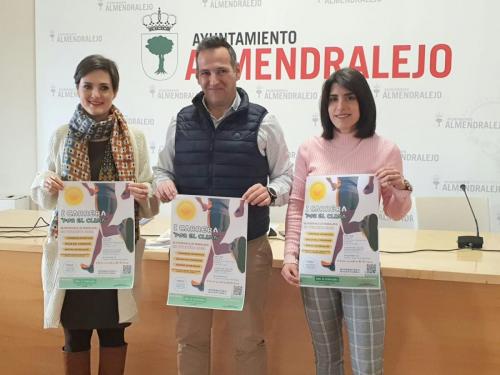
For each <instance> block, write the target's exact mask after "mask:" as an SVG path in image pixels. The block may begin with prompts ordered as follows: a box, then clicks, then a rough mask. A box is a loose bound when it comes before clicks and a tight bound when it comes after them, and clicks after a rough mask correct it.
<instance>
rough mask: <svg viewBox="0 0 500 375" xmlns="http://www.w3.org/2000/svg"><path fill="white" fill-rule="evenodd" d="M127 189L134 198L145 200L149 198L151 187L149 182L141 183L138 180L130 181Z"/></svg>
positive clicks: (139, 200)
mask: <svg viewBox="0 0 500 375" xmlns="http://www.w3.org/2000/svg"><path fill="white" fill-rule="evenodd" d="M127 189H128V191H129V192H130V194H131V195H132V196H133V197H134V199H135V200H136V201H138V202H141V201H142V202H144V201H145V200H146V199H148V195H149V187H148V185H147V184H141V183H138V182H129V183H128V184H127Z"/></svg>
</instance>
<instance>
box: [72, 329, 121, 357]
mask: <svg viewBox="0 0 500 375" xmlns="http://www.w3.org/2000/svg"><path fill="white" fill-rule="evenodd" d="M96 331H97V335H98V336H99V345H100V346H101V347H107V348H110V347H118V346H123V345H126V342H125V327H119V328H97V329H96ZM93 332H94V330H93V329H66V328H65V329H64V351H65V352H85V351H87V350H90V340H91V338H92V333H93Z"/></svg>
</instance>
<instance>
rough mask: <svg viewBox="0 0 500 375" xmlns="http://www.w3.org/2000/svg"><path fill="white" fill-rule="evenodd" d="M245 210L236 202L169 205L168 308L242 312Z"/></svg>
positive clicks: (191, 199) (197, 199) (190, 200)
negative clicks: (170, 219)
mask: <svg viewBox="0 0 500 375" xmlns="http://www.w3.org/2000/svg"><path fill="white" fill-rule="evenodd" d="M247 221H248V206H247V204H246V202H245V201H243V200H241V199H239V198H224V197H207V196H191V195H177V197H176V199H175V200H173V201H172V231H171V247H170V283H169V289H168V301H167V304H168V305H174V306H184V307H198V308H207V309H219V310H237V311H241V310H242V309H243V304H244V301H245V279H246V273H245V271H246V255H247V239H246V238H247Z"/></svg>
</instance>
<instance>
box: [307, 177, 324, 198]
mask: <svg viewBox="0 0 500 375" xmlns="http://www.w3.org/2000/svg"><path fill="white" fill-rule="evenodd" d="M325 195H326V186H325V184H324V183H323V182H321V181H318V182H315V183H313V184H312V185H311V188H310V189H309V196H310V197H311V199H312V200H313V201H316V202H319V201H321V200H323V198H324V197H325Z"/></svg>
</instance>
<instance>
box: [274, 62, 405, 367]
mask: <svg viewBox="0 0 500 375" xmlns="http://www.w3.org/2000/svg"><path fill="white" fill-rule="evenodd" d="M320 111H321V124H322V126H323V134H322V135H321V137H314V138H312V139H309V140H307V141H306V142H304V143H303V144H302V145H301V146H300V148H299V151H298V154H297V160H296V163H295V176H294V180H293V188H292V193H291V196H290V202H289V204H288V212H287V218H286V242H285V259H284V265H283V269H282V271H281V274H282V275H283V277H284V278H285V280H286V281H287V282H288V283H289V284H291V285H294V286H298V285H299V271H298V257H299V244H300V232H301V226H302V213H303V210H304V197H305V183H306V179H307V176H314V175H317V176H321V175H323V176H324V175H346V174H374V175H375V177H376V181H378V183H379V185H380V189H379V190H380V192H381V198H382V200H383V204H384V212H385V214H386V215H387V216H389V217H390V218H392V219H394V220H399V219H401V218H402V217H403V216H405V215H406V213H407V212H408V211H409V210H410V207H411V199H410V193H411V190H412V189H411V185H410V184H409V183H408V181H407V180H406V179H405V178H404V177H403V168H402V164H403V163H402V159H401V153H400V151H399V148H398V147H397V146H396V145H395V144H394V143H392V142H391V141H389V140H387V139H384V138H382V137H380V136H378V135H377V134H376V133H375V123H376V108H375V100H374V99H373V95H372V93H371V90H370V87H369V86H368V82H367V81H366V79H365V78H364V77H363V75H362V74H361V73H359V72H358V71H356V70H354V69H350V68H344V69H341V70H338V71H337V72H335V73H334V74H332V75H331V76H330V78H329V79H328V80H326V82H325V83H324V85H323V89H322V94H321V108H320ZM332 263H333V262H332ZM325 266H328V265H325ZM332 267H333V265H332ZM332 269H333V268H332ZM301 293H302V298H303V302H304V307H305V312H306V317H307V321H308V324H309V329H310V331H311V336H312V340H313V345H314V352H315V356H316V373H317V374H318V375H326V374H328V375H331V374H343V371H344V370H343V339H342V320H345V322H346V326H347V332H348V335H349V343H350V352H351V362H352V369H353V374H364V375H366V374H373V375H375V374H382V373H383V350H384V335H385V310H386V298H385V288H384V284H383V280H382V282H381V288H380V290H374V289H335V288H301Z"/></svg>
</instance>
